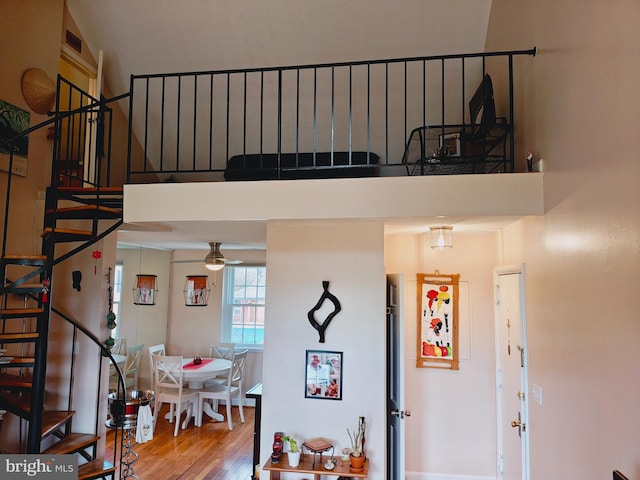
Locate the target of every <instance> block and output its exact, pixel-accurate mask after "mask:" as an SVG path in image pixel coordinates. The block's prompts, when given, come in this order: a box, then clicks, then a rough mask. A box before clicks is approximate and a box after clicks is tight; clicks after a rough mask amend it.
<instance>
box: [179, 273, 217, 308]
mask: <svg viewBox="0 0 640 480" xmlns="http://www.w3.org/2000/svg"><path fill="white" fill-rule="evenodd" d="M208 280H209V277H208V276H207V275H187V279H186V281H185V283H184V304H185V305H186V306H187V307H205V306H206V305H207V303H208V301H209V293H210V292H211V289H210V288H209V286H208V285H207V281H208Z"/></svg>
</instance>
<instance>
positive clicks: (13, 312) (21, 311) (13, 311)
mask: <svg viewBox="0 0 640 480" xmlns="http://www.w3.org/2000/svg"><path fill="white" fill-rule="evenodd" d="M41 313H44V309H43V308H2V309H0V317H4V316H7V317H9V316H12V317H16V316H18V317H30V316H33V317H35V316H36V315H40V314H41Z"/></svg>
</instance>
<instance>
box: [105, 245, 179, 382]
mask: <svg viewBox="0 0 640 480" xmlns="http://www.w3.org/2000/svg"><path fill="white" fill-rule="evenodd" d="M170 258H171V252H169V251H164V250H152V249H148V248H132V249H118V253H117V259H118V260H120V261H122V262H123V269H122V302H121V304H120V308H121V312H120V316H119V317H120V318H117V319H116V322H118V324H119V336H120V338H126V339H127V345H128V346H129V347H131V346H133V345H138V344H144V348H143V352H142V357H141V358H140V373H139V377H138V386H139V387H140V388H150V386H151V375H150V367H149V352H148V348H149V347H150V346H152V345H157V344H159V343H166V341H167V324H168V311H169V305H170V292H171V277H170V263H169V260H170ZM138 274H146V275H157V277H156V288H157V289H158V292H157V294H156V300H155V305H135V304H134V303H133V287H134V285H135V280H136V275H138Z"/></svg>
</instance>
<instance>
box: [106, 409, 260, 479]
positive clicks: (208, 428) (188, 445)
mask: <svg viewBox="0 0 640 480" xmlns="http://www.w3.org/2000/svg"><path fill="white" fill-rule="evenodd" d="M168 409H169V406H168V405H163V407H162V411H161V413H160V416H159V418H158V422H157V425H156V429H155V431H154V434H153V440H151V441H148V442H145V443H142V444H139V445H135V446H134V451H135V452H136V453H137V454H138V455H139V456H140V458H139V459H138V461H137V462H136V463H135V464H134V465H133V468H134V470H135V474H136V475H137V476H138V477H140V479H141V480H177V479H180V480H248V479H250V478H251V473H252V469H253V466H252V463H253V459H252V457H253V421H254V412H255V409H254V408H252V407H244V419H245V423H244V424H243V423H240V414H239V412H238V408H237V407H234V408H233V409H232V419H233V430H231V431H229V428H228V426H227V421H226V410H225V407H224V406H221V408H220V409H219V412H220V413H222V414H223V415H225V421H224V422H216V421H213V420H211V419H210V418H208V417H206V416H205V419H206V420H205V419H203V422H202V423H203V424H202V427H200V428H198V427H195V426H194V424H193V420H192V421H191V422H190V423H189V426H187V428H186V429H185V430H180V432H179V433H178V436H177V437H174V436H173V424H170V423H169V422H168V421H167V420H165V419H164V414H165V413H166V412H168ZM183 418H184V415H183ZM207 420H208V421H207ZM113 435H114V432H113V431H109V432H108V433H107V452H106V458H107V459H109V458H113ZM116 478H119V473H118V474H117V475H116Z"/></svg>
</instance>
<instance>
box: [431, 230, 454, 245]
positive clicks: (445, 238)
mask: <svg viewBox="0 0 640 480" xmlns="http://www.w3.org/2000/svg"><path fill="white" fill-rule="evenodd" d="M429 230H431V248H439V249H442V248H451V247H453V236H452V230H453V227H451V226H449V225H439V226H437V227H429Z"/></svg>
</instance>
